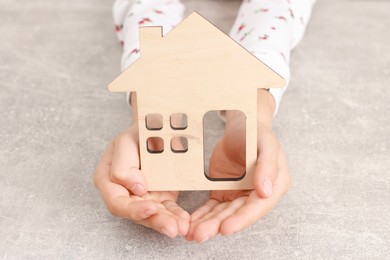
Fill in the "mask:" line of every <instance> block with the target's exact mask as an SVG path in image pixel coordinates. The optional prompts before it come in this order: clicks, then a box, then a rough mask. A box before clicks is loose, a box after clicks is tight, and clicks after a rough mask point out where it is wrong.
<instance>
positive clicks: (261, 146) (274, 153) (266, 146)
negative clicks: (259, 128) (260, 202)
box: [254, 132, 279, 198]
mask: <svg viewBox="0 0 390 260" xmlns="http://www.w3.org/2000/svg"><path fill="white" fill-rule="evenodd" d="M278 152H279V142H278V140H277V139H276V137H275V136H274V135H273V134H272V133H271V132H266V133H262V134H261V135H259V140H258V153H259V154H258V158H257V164H256V168H255V175H254V186H255V189H256V192H257V194H258V195H259V196H260V197H262V198H269V197H271V196H272V193H273V186H274V182H275V179H276V176H277V174H278Z"/></svg>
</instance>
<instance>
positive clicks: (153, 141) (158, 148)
mask: <svg viewBox="0 0 390 260" xmlns="http://www.w3.org/2000/svg"><path fill="white" fill-rule="evenodd" d="M146 149H147V150H148V152H149V153H162V152H163V151H164V140H163V139H162V138H161V137H149V138H148V139H147V140H146Z"/></svg>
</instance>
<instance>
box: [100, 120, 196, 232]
mask: <svg viewBox="0 0 390 260" xmlns="http://www.w3.org/2000/svg"><path fill="white" fill-rule="evenodd" d="M139 162H140V160H139V150H138V127H137V125H133V126H131V127H130V128H129V129H127V130H126V131H125V132H124V133H122V134H120V135H119V136H118V137H116V138H115V140H114V141H113V142H112V143H111V144H110V145H109V147H108V149H107V151H106V152H105V154H104V156H103V158H102V160H101V161H100V163H99V164H98V166H97V168H96V171H95V174H94V177H93V180H94V183H95V185H96V187H97V188H98V190H99V191H100V194H101V196H102V198H103V200H104V202H105V203H106V205H107V208H108V210H109V211H110V212H111V214H112V215H114V216H118V217H123V218H127V219H130V220H132V221H134V222H135V223H138V224H141V225H144V226H146V227H149V228H152V229H154V230H156V231H158V232H160V233H162V234H165V235H167V236H169V237H175V236H177V235H181V236H185V235H187V233H188V230H189V225H190V224H189V221H190V215H189V214H188V212H186V211H185V210H184V209H182V208H181V207H179V206H178V205H177V203H176V202H177V197H178V195H179V192H174V191H161V192H147V187H146V180H145V177H144V176H143V174H142V172H141V171H140V170H139V164H140V163H139Z"/></svg>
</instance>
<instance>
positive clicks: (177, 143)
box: [171, 136, 188, 153]
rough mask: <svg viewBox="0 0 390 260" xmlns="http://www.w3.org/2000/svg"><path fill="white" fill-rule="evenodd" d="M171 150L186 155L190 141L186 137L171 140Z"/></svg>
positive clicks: (176, 137)
mask: <svg viewBox="0 0 390 260" xmlns="http://www.w3.org/2000/svg"><path fill="white" fill-rule="evenodd" d="M171 150H172V152H174V153H185V152H187V151H188V139H187V138H185V137H184V136H175V137H173V138H172V139H171Z"/></svg>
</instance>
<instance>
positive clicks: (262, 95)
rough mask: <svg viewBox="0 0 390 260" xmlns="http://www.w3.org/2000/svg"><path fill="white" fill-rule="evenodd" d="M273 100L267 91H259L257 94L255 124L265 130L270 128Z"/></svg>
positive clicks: (273, 109)
mask: <svg viewBox="0 0 390 260" xmlns="http://www.w3.org/2000/svg"><path fill="white" fill-rule="evenodd" d="M275 105H276V104H275V99H274V97H273V96H272V94H271V93H269V91H267V90H265V89H260V90H259V91H258V92H257V122H258V123H259V124H261V125H264V126H266V127H267V128H269V129H271V128H272V121H273V116H274V112H275Z"/></svg>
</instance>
